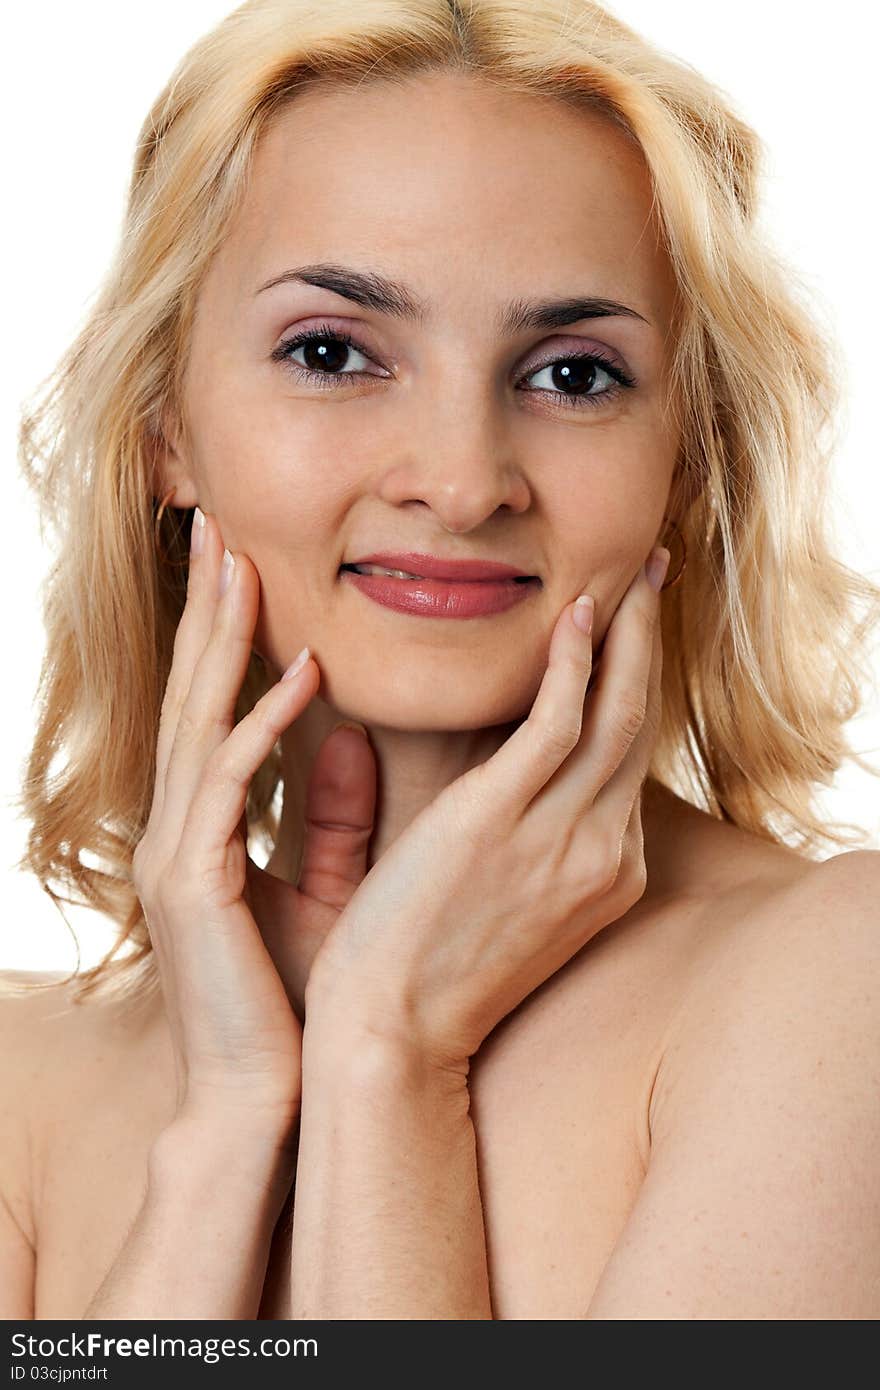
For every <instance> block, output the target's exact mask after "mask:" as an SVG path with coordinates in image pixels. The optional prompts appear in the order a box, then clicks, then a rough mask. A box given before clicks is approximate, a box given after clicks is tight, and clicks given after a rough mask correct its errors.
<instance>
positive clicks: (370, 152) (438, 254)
mask: <svg viewBox="0 0 880 1390" xmlns="http://www.w3.org/2000/svg"><path fill="white" fill-rule="evenodd" d="M217 259H218V263H219V264H218V271H219V273H220V275H221V277H222V278H223V280H224V282H225V286H226V289H227V291H231V292H233V293H234V294H235V295H238V296H240V297H241V298H242V299H247V298H250V297H251V296H252V295H253V293H254V291H255V289H256V287H257V286H258V285H259V284H261V283H262V282H263V281H264V280H265V279H267V278H268V277H270V276H271V275H273V274H278V273H280V272H281V271H283V270H284V269H285V268H286V267H287V266H290V265H294V264H297V263H307V262H310V261H331V260H332V261H338V262H340V263H351V262H352V261H354V260H359V261H361V262H362V263H363V264H364V265H368V266H373V267H376V268H377V269H379V268H381V269H382V270H386V271H387V273H388V274H389V275H392V276H395V277H397V278H399V279H404V280H406V281H407V282H408V283H409V284H411V285H412V286H413V288H414V290H416V292H417V293H418V294H419V296H420V297H421V298H423V299H424V300H425V301H426V303H427V304H428V306H429V308H430V306H431V305H437V307H438V310H439V307H440V305H441V304H444V303H445V304H447V305H449V304H452V303H454V302H455V301H456V300H461V301H462V303H463V304H464V303H470V304H471V305H473V303H474V301H475V297H479V299H480V300H481V301H482V302H484V303H486V304H488V303H489V302H490V301H500V300H501V299H504V300H507V299H508V298H510V297H512V296H514V295H516V294H523V295H527V296H531V295H533V294H535V293H536V292H541V291H547V292H553V291H555V290H559V291H561V292H567V291H571V290H573V289H576V288H580V289H583V290H584V291H588V292H594V293H596V294H602V295H607V296H608V297H614V298H618V299H621V300H624V301H625V302H626V303H630V304H632V305H633V307H635V308H636V309H637V310H639V312H641V313H643V314H644V315H645V316H646V317H648V318H650V319H651V321H652V322H653V323H655V324H657V325H658V326H660V327H665V326H666V324H667V323H668V320H669V315H670V311H671V306H672V297H673V293H674V284H673V278H672V272H671V269H670V266H669V263H668V260H667V257H666V254H665V252H664V251H663V248H662V245H661V242H660V238H659V235H658V229H657V224H656V222H655V219H654V217H653V215H652V196H651V183H650V176H649V173H648V170H647V167H646V165H645V162H644V159H643V156H642V155H641V152H640V151H639V149H638V147H637V146H636V145H635V143H634V142H633V141H631V140H630V139H629V138H628V137H627V136H626V134H625V133H624V132H623V131H622V130H620V129H619V128H618V127H617V126H616V125H614V123H613V122H612V121H610V120H609V119H608V118H607V117H605V116H604V115H601V114H600V113H598V112H594V111H590V110H582V109H575V108H574V107H572V106H571V105H569V104H566V103H563V102H561V101H558V102H557V101H554V100H552V99H551V98H546V97H542V96H539V95H532V94H528V93H520V92H514V91H510V90H506V89H504V88H498V87H495V86H491V85H489V84H488V83H486V82H484V81H481V80H480V79H479V78H478V77H473V76H471V75H469V74H459V73H448V72H435V73H430V74H419V75H414V76H412V77H410V78H408V79H406V80H405V81H403V82H401V83H390V82H385V81H381V82H373V83H368V84H365V85H363V86H359V87H357V88H346V87H343V86H339V85H330V84H325V85H322V86H320V87H315V88H311V89H306V90H305V91H304V92H303V93H302V94H301V95H300V96H298V97H297V98H296V99H295V100H294V101H293V102H292V103H291V104H290V105H289V106H288V107H287V108H286V109H285V110H284V111H283V112H282V113H281V114H280V115H279V116H277V117H276V118H275V119H274V120H273V122H272V123H271V125H270V126H269V127H268V129H267V130H266V131H265V132H264V134H263V136H262V138H261V140H260V143H259V145H258V148H257V150H256V152H255V156H254V162H253V167H252V175H251V181H250V184H249V187H248V190H247V194H246V197H245V199H244V202H243V204H242V206H241V208H240V210H239V212H238V214H237V215H236V218H235V220H234V223H233V225H232V226H231V228H230V230H229V235H228V237H227V240H226V243H225V244H224V246H223V248H222V250H221V253H220V256H219V257H218V258H217Z"/></svg>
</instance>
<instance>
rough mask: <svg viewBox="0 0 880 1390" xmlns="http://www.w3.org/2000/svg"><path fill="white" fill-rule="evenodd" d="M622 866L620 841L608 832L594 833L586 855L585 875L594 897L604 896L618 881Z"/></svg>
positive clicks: (588, 887)
mask: <svg viewBox="0 0 880 1390" xmlns="http://www.w3.org/2000/svg"><path fill="white" fill-rule="evenodd" d="M619 867H620V841H619V839H618V837H617V836H616V835H615V836H611V835H609V834H607V833H601V832H598V833H596V834H594V836H593V837H592V840H591V842H590V847H589V850H588V852H587V854H586V855H585V858H584V864H583V876H584V881H585V883H586V886H587V889H588V891H589V892H590V894H591V895H592V896H594V897H604V896H605V895H606V894H607V893H610V892H611V889H612V888H613V887H614V885H615V883H616V882H617V875H618V871H619Z"/></svg>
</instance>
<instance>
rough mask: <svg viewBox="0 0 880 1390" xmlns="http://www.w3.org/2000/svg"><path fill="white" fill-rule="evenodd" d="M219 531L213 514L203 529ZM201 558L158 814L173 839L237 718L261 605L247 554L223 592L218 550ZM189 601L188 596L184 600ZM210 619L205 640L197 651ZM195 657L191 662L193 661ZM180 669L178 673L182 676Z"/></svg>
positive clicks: (253, 570) (238, 558)
mask: <svg viewBox="0 0 880 1390" xmlns="http://www.w3.org/2000/svg"><path fill="white" fill-rule="evenodd" d="M207 527H209V528H210V529H211V531H212V532H216V533H217V535H218V538H219V531H218V530H217V527H216V523H215V522H214V520H213V518H210V517H209V518H208V519H207V521H206V528H207ZM218 548H219V547H216V548H215V549H214V551H213V553H212V554H211V555H210V556H209V555H207V554H205V555H202V556H200V557H199V558H200V560H207V561H208V563H206V564H205V565H204V566H201V565H200V566H199V568H200V571H201V572H200V574H199V579H198V584H197V590H196V593H195V594H194V595H193V598H194V600H195V603H194V607H195V608H196V612H197V615H198V616H197V621H195V622H194V623H193V634H194V635H193V641H192V644H191V645H190V643H187V646H186V650H185V657H186V668H187V669H189V670H190V681H189V688H188V690H187V692H186V696H185V698H184V700H183V703H182V705H181V708H180V713H179V715H178V719H177V728H176V730H175V733H174V742H173V744H172V748H171V754H170V756H169V759H168V765H167V768H166V772H165V791H164V803H163V812H162V821H163V827H164V830H163V833H165V830H167V833H168V835H169V836H170V837H171V839H172V841H173V839H174V836H175V832H176V831H177V830H178V829H179V828H180V826H181V824H182V820H183V817H184V816H185V815H186V812H187V810H188V808H189V804H190V802H191V800H192V798H193V795H194V793H195V790H196V787H197V786H198V784H199V780H200V778H201V775H202V769H203V767H204V765H205V762H206V760H207V758H208V757H209V756H210V754H211V753H212V752H213V751H214V749H215V748H217V747H218V746H219V744H221V743H222V742H223V740H224V739H225V738H226V737H227V736H228V734H229V732H230V730H231V729H232V725H233V722H234V718H235V705H236V701H237V699H238V694H239V691H240V690H241V686H242V683H243V681H244V677H245V673H246V671H247V668H248V663H249V662H250V658H251V651H252V643H253V634H254V627H255V625H256V620H257V612H258V609H259V587H260V582H259V577H258V575H257V572H256V570H255V569H254V567H253V565H251V564H250V563H249V562H248V561H247V559H246V557H243V556H241V555H239V556H238V557H237V562H236V563H235V565H234V566H233V568H232V573H231V582H230V584H229V587H228V588H227V590H226V592H225V593H224V594H223V595H222V596H221V595H220V592H219V587H220V586H219V580H220V577H221V572H222V570H223V564H222V552H221V555H220V556H217V555H216V549H218ZM187 603H189V600H187ZM209 617H210V619H211V621H210V627H209V628H208V637H207V641H204V642H203V643H202V648H201V651H199V652H195V651H194V647H195V643H196V641H197V640H199V639H201V638H202V636H203V634H204V632H205V628H206V626H207V623H208V618H209ZM193 658H195V660H194V664H193ZM182 675H183V673H181V676H182Z"/></svg>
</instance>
